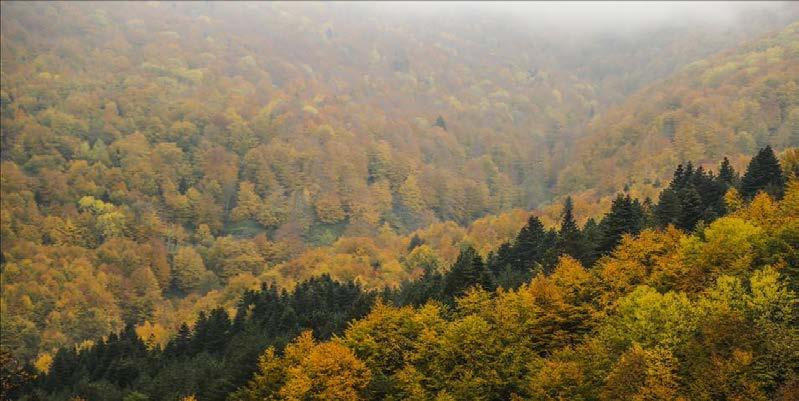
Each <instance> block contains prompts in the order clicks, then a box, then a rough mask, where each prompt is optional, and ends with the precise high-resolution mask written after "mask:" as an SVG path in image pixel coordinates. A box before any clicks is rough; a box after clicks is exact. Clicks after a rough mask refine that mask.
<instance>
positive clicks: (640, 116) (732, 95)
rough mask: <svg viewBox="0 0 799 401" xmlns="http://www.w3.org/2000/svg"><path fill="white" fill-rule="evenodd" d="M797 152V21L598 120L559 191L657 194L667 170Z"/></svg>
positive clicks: (636, 97) (711, 60)
mask: <svg viewBox="0 0 799 401" xmlns="http://www.w3.org/2000/svg"><path fill="white" fill-rule="evenodd" d="M766 145H771V146H773V147H774V148H775V149H776V150H777V151H781V150H782V149H786V148H789V147H795V146H797V145H799V24H797V23H794V24H792V25H790V26H789V27H787V28H786V29H784V30H782V31H780V32H776V33H774V34H771V35H768V36H767V37H765V38H762V39H758V40H755V41H752V42H750V43H748V44H745V45H743V46H740V47H736V48H734V49H730V50H728V51H725V52H722V53H721V54H718V55H716V56H713V57H711V58H708V59H706V60H701V61H697V62H695V63H692V64H690V65H688V66H686V67H684V68H682V69H681V71H679V72H678V73H677V74H675V75H674V76H672V77H669V78H667V79H665V80H663V81H662V82H658V83H656V84H653V85H650V86H649V87H647V88H645V89H643V90H641V91H640V92H638V93H636V94H634V95H632V96H630V97H629V99H627V100H625V101H624V102H623V104H621V105H620V106H618V107H615V108H612V109H611V110H609V111H608V112H607V113H606V114H605V115H603V116H601V117H599V118H597V119H595V120H594V121H593V122H592V123H591V124H590V125H589V127H588V129H587V132H586V134H585V135H584V137H583V138H582V139H580V140H579V141H578V144H577V149H576V151H575V152H576V154H575V157H574V159H573V163H572V165H571V166H569V167H567V168H565V169H564V170H563V171H562V172H561V174H560V176H559V178H558V191H559V192H560V193H562V194H563V195H575V193H576V192H579V191H583V190H588V194H586V199H591V200H596V199H598V198H601V197H603V196H609V195H610V194H612V193H613V191H615V190H616V189H618V188H620V187H625V188H628V189H630V190H631V191H633V192H634V193H635V194H637V195H638V196H641V197H645V196H650V197H653V198H654V197H655V196H657V193H658V192H659V191H660V190H661V189H662V183H663V182H664V181H665V179H666V178H667V175H666V174H667V173H668V168H669V166H672V165H675V164H677V163H683V162H685V161H687V160H691V161H693V162H694V163H696V164H697V165H699V166H705V167H707V166H708V163H714V162H715V160H717V159H718V158H719V157H722V156H726V157H728V158H729V159H730V161H731V162H732V163H733V165H735V166H737V167H739V168H740V167H742V166H743V165H744V163H746V160H747V158H748V156H749V155H751V154H752V153H753V152H754V151H755V150H756V149H759V148H761V147H763V146H766Z"/></svg>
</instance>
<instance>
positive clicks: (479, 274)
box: [442, 246, 493, 299]
mask: <svg viewBox="0 0 799 401" xmlns="http://www.w3.org/2000/svg"><path fill="white" fill-rule="evenodd" d="M476 285H479V286H481V287H483V288H485V289H488V290H491V289H492V288H493V283H492V279H491V275H490V274H489V272H488V270H487V269H486V266H485V263H483V258H482V257H480V254H478V253H477V250H475V249H474V248H473V247H472V246H467V247H465V248H464V249H462V250H461V253H460V254H459V255H458V259H457V260H456V261H455V264H453V265H452V268H451V269H450V271H449V272H448V273H447V275H446V277H444V287H443V294H442V295H443V298H444V299H453V298H455V297H457V296H460V295H463V293H464V292H465V291H466V290H467V289H468V288H469V287H472V286H476Z"/></svg>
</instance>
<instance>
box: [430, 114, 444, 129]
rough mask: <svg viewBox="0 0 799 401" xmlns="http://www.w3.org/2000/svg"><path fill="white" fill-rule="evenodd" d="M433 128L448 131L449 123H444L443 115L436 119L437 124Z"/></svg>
mask: <svg viewBox="0 0 799 401" xmlns="http://www.w3.org/2000/svg"><path fill="white" fill-rule="evenodd" d="M433 126H434V127H440V128H441V129H443V130H444V131H446V130H447V122H446V121H444V117H441V115H439V116H438V118H436V122H435V123H434V124H433Z"/></svg>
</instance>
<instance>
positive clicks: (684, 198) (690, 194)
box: [677, 185, 704, 231]
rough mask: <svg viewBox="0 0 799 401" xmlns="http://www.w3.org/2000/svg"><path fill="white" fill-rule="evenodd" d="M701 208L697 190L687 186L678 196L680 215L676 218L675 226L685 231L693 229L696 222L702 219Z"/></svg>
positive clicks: (700, 199)
mask: <svg viewBox="0 0 799 401" xmlns="http://www.w3.org/2000/svg"><path fill="white" fill-rule="evenodd" d="M703 209H704V208H703V206H702V198H701V197H700V196H699V192H697V190H696V189H695V188H694V187H693V186H692V185H690V186H688V187H687V188H686V189H685V190H683V191H682V194H681V197H680V215H679V217H678V219H677V227H678V228H681V229H683V230H685V231H691V230H693V229H694V227H695V226H696V223H698V222H699V220H700V219H702V214H703Z"/></svg>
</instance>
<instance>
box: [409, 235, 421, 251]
mask: <svg viewBox="0 0 799 401" xmlns="http://www.w3.org/2000/svg"><path fill="white" fill-rule="evenodd" d="M422 244H424V240H423V239H421V238H419V234H415V233H414V234H413V237H411V241H410V242H409V243H408V252H410V251H412V250H414V249H416V247H418V246H420V245H422Z"/></svg>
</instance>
